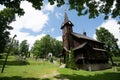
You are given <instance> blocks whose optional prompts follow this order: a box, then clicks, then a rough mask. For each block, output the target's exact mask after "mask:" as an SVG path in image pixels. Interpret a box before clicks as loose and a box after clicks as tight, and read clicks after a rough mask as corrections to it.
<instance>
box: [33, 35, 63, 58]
mask: <svg viewBox="0 0 120 80" xmlns="http://www.w3.org/2000/svg"><path fill="white" fill-rule="evenodd" d="M58 50H59V51H58ZM61 50H62V43H61V42H60V41H57V40H56V39H54V38H52V37H50V35H46V36H44V37H42V38H41V40H36V42H35V43H34V45H33V47H32V53H34V55H35V56H36V59H37V58H39V57H43V58H46V57H47V56H48V53H50V52H51V53H53V55H54V56H58V55H59V54H60V52H61Z"/></svg>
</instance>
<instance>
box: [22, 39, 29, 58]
mask: <svg viewBox="0 0 120 80" xmlns="http://www.w3.org/2000/svg"><path fill="white" fill-rule="evenodd" d="M28 51H29V44H28V43H27V40H23V41H22V42H21V43H20V54H21V56H23V57H25V59H26V58H27V55H28Z"/></svg>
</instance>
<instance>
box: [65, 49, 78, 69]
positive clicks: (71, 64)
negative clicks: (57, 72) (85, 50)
mask: <svg viewBox="0 0 120 80" xmlns="http://www.w3.org/2000/svg"><path fill="white" fill-rule="evenodd" d="M66 68H70V69H74V70H75V69H77V66H76V64H75V57H74V51H73V50H72V49H71V52H70V53H67V54H66Z"/></svg>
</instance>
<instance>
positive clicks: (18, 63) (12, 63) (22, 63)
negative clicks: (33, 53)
mask: <svg viewBox="0 0 120 80" xmlns="http://www.w3.org/2000/svg"><path fill="white" fill-rule="evenodd" d="M3 63H4V61H3V60H2V61H0V65H3ZM6 65H14V66H15V65H16V66H17V65H19V66H20V65H29V62H28V61H7V63H6Z"/></svg>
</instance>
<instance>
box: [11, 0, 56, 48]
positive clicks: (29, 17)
mask: <svg viewBox="0 0 120 80" xmlns="http://www.w3.org/2000/svg"><path fill="white" fill-rule="evenodd" d="M20 6H21V8H23V9H24V11H25V14H24V15H23V16H21V17H18V16H16V21H14V22H12V23H11V24H10V25H11V26H13V28H14V29H13V30H11V31H10V32H11V37H13V35H15V34H16V35H17V37H16V39H17V40H19V42H21V41H23V40H27V41H28V43H29V44H30V47H32V45H33V43H34V42H35V40H37V39H40V38H41V37H43V36H45V35H46V34H44V33H42V34H40V35H36V36H33V35H31V33H30V32H25V31H24V32H22V31H21V30H22V29H29V30H31V31H33V32H34V33H37V32H40V31H42V29H43V28H44V27H45V25H46V24H48V21H49V13H50V11H54V5H52V6H50V5H49V4H46V5H45V6H43V7H42V8H43V9H42V10H36V9H34V8H33V7H32V4H31V3H29V2H27V1H22V2H21V5H20ZM49 6H50V8H52V9H49ZM43 10H44V11H43ZM45 12H46V13H45ZM52 31H54V29H52Z"/></svg>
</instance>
